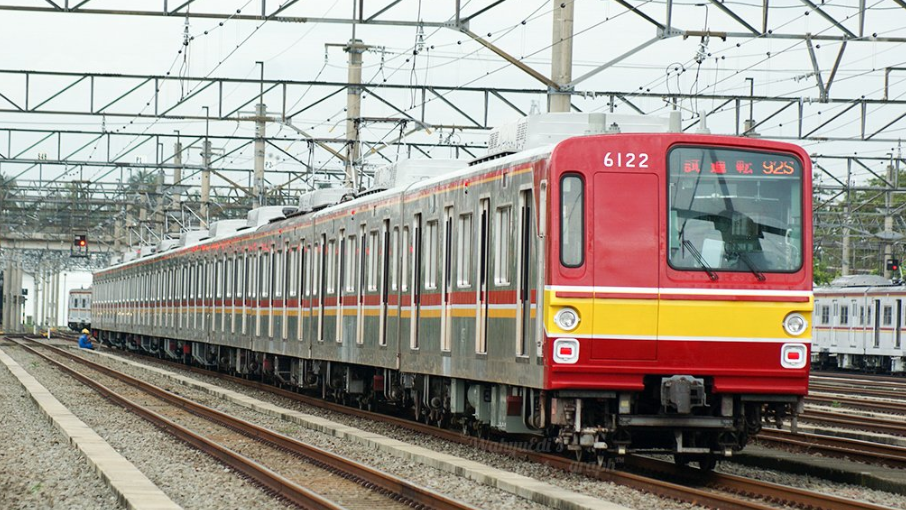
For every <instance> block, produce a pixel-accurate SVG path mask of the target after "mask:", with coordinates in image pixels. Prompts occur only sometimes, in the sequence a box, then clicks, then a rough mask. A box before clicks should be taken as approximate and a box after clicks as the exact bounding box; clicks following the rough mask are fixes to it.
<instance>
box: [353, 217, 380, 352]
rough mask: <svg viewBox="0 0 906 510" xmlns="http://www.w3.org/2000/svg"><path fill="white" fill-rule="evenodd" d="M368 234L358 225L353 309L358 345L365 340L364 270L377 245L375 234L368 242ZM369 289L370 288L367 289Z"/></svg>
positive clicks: (369, 266) (367, 266)
mask: <svg viewBox="0 0 906 510" xmlns="http://www.w3.org/2000/svg"><path fill="white" fill-rule="evenodd" d="M367 235H368V233H367V232H365V225H364V224H362V226H361V227H359V246H361V249H360V250H359V257H358V258H359V270H358V272H357V273H356V275H357V280H358V283H359V288H358V289H357V292H356V305H355V306H356V311H355V342H356V343H357V344H359V345H361V344H363V343H364V342H365V290H366V289H365V283H366V282H365V273H366V270H369V269H371V264H368V261H369V260H371V259H370V255H369V254H370V252H372V251H374V250H377V246H376V244H375V242H374V238H376V237H377V236H371V239H370V240H371V243H368V241H369V239H368V238H367V237H366V236H367ZM369 290H370V289H369Z"/></svg>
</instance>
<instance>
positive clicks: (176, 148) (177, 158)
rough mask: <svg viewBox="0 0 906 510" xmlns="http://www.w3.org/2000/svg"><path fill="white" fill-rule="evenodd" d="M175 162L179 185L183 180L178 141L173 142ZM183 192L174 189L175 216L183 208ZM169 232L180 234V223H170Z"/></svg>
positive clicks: (173, 212) (171, 207)
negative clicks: (181, 202) (181, 199)
mask: <svg viewBox="0 0 906 510" xmlns="http://www.w3.org/2000/svg"><path fill="white" fill-rule="evenodd" d="M173 164H174V165H175V166H176V167H175V168H174V169H173V185H174V186H177V185H179V181H181V180H182V166H181V165H182V144H181V143H179V142H176V143H175V144H173ZM181 196H182V194H181V193H177V192H176V190H175V189H174V190H173V192H172V194H171V195H170V213H171V214H173V215H174V216H179V212H180V210H181V208H182V207H181V205H180V198H181ZM168 230H169V232H170V234H171V235H173V236H174V237H175V236H177V235H179V223H177V222H175V221H173V222H171V223H170V224H169V229H168Z"/></svg>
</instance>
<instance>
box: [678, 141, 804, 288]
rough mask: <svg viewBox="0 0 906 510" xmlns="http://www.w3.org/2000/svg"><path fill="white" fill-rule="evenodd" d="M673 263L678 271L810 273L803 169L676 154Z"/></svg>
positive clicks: (696, 150)
mask: <svg viewBox="0 0 906 510" xmlns="http://www.w3.org/2000/svg"><path fill="white" fill-rule="evenodd" d="M668 174H669V188H668V201H669V233H670V234H669V253H668V257H669V262H670V265H671V266H672V267H673V268H675V269H684V270H695V271H706V272H708V273H709V275H711V276H712V279H715V278H717V276H716V271H745V272H751V273H754V274H755V275H756V276H758V278H759V279H760V280H761V279H763V275H762V273H767V272H793V271H797V270H798V269H799V268H800V267H801V266H802V163H801V162H800V161H799V160H798V159H797V158H795V157H794V156H792V155H789V154H781V153H770V152H756V151H748V150H736V149H719V148H715V147H698V146H696V147H677V148H674V149H672V150H671V151H670V154H669V158H668Z"/></svg>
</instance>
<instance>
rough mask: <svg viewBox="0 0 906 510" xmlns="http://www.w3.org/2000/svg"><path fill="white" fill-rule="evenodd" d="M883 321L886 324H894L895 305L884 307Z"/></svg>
mask: <svg viewBox="0 0 906 510" xmlns="http://www.w3.org/2000/svg"><path fill="white" fill-rule="evenodd" d="M883 323H884V325H885V326H890V325H891V324H893V307H892V306H890V305H887V306H885V307H884V320H883Z"/></svg>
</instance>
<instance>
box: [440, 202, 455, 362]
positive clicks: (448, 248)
mask: <svg viewBox="0 0 906 510" xmlns="http://www.w3.org/2000/svg"><path fill="white" fill-rule="evenodd" d="M442 263H443V279H442V281H441V286H442V287H441V294H440V296H441V297H440V349H441V350H442V351H449V350H450V344H451V338H450V336H451V332H450V328H451V322H452V321H451V320H450V310H449V307H450V290H451V289H452V287H453V284H452V282H451V280H452V271H451V269H452V267H453V208H452V207H447V208H445V209H444V251H443V255H442Z"/></svg>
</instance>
